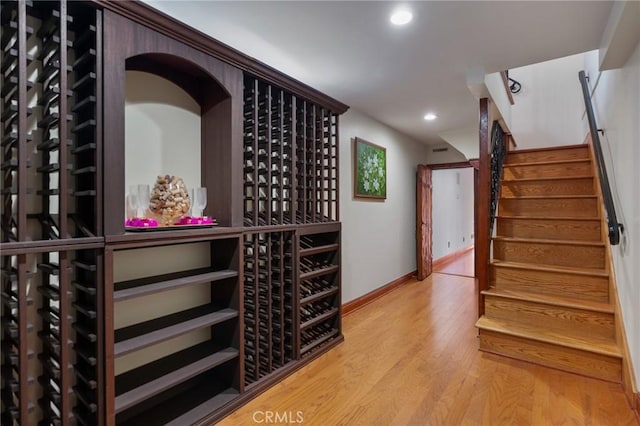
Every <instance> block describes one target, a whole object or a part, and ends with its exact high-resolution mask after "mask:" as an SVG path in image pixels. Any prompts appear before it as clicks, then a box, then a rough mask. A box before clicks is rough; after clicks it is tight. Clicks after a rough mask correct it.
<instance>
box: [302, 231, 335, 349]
mask: <svg viewBox="0 0 640 426" xmlns="http://www.w3.org/2000/svg"><path fill="white" fill-rule="evenodd" d="M298 265H299V270H298V280H299V285H298V291H299V293H298V297H299V308H300V315H299V318H300V324H299V327H300V349H299V351H300V356H301V357H305V356H308V355H310V354H312V353H313V352H315V351H317V350H318V349H319V348H321V347H322V346H323V345H325V344H327V343H328V342H330V341H331V340H333V339H335V338H337V337H338V336H340V333H341V329H342V328H341V314H340V309H341V295H340V291H341V288H340V226H339V224H336V225H325V226H324V227H323V228H305V229H303V230H301V231H300V233H299V237H298Z"/></svg>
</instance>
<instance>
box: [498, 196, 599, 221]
mask: <svg viewBox="0 0 640 426" xmlns="http://www.w3.org/2000/svg"><path fill="white" fill-rule="evenodd" d="M498 214H501V215H505V216H533V217H599V214H598V204H597V200H596V198H558V199H549V198H543V199H533V200H525V199H518V198H502V199H500V204H499V206H498Z"/></svg>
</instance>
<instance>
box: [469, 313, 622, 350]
mask: <svg viewBox="0 0 640 426" xmlns="http://www.w3.org/2000/svg"><path fill="white" fill-rule="evenodd" d="M476 327H478V328H479V329H482V330H487V331H494V332H497V333H503V334H508V335H511V336H516V337H521V338H525V339H530V340H536V341H539V342H545V343H549V344H554V345H558V346H563V347H567V348H571V349H577V350H582V351H585V352H591V353H597V354H600V355H605V356H610V357H614V358H622V354H621V352H620V349H619V348H618V346H617V345H616V343H615V341H614V340H613V339H606V338H602V337H596V336H566V335H565V334H564V333H562V332H557V331H553V330H549V329H546V328H542V327H537V326H532V325H524V324H519V323H514V322H511V321H507V320H501V319H495V318H487V317H486V316H484V315H483V316H482V317H480V319H479V320H478V322H477V323H476Z"/></svg>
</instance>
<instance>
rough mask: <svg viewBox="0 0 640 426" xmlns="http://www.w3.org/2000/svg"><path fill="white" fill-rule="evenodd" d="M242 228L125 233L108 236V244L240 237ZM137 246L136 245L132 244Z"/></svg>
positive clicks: (154, 243) (180, 229)
mask: <svg viewBox="0 0 640 426" xmlns="http://www.w3.org/2000/svg"><path fill="white" fill-rule="evenodd" d="M241 235H242V228H228V227H224V226H213V227H211V228H197V229H188V228H177V227H176V229H175V230H170V231H164V230H163V231H147V232H125V233H124V234H120V235H107V236H106V237H105V239H106V243H107V244H114V245H116V244H117V245H127V244H130V243H142V244H141V245H139V246H144V245H156V244H157V243H159V242H162V243H164V244H171V243H173V242H179V241H193V240H204V239H206V238H213V237H227V236H228V237H240V236H241ZM131 245H136V244H131Z"/></svg>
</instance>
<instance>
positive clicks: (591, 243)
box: [492, 236, 604, 247]
mask: <svg viewBox="0 0 640 426" xmlns="http://www.w3.org/2000/svg"><path fill="white" fill-rule="evenodd" d="M492 240H493V241H508V242H515V243H535V244H554V245H567V246H595V247H604V243H603V242H601V241H574V240H548V239H542V238H517V237H503V236H496V237H493V238H492Z"/></svg>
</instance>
